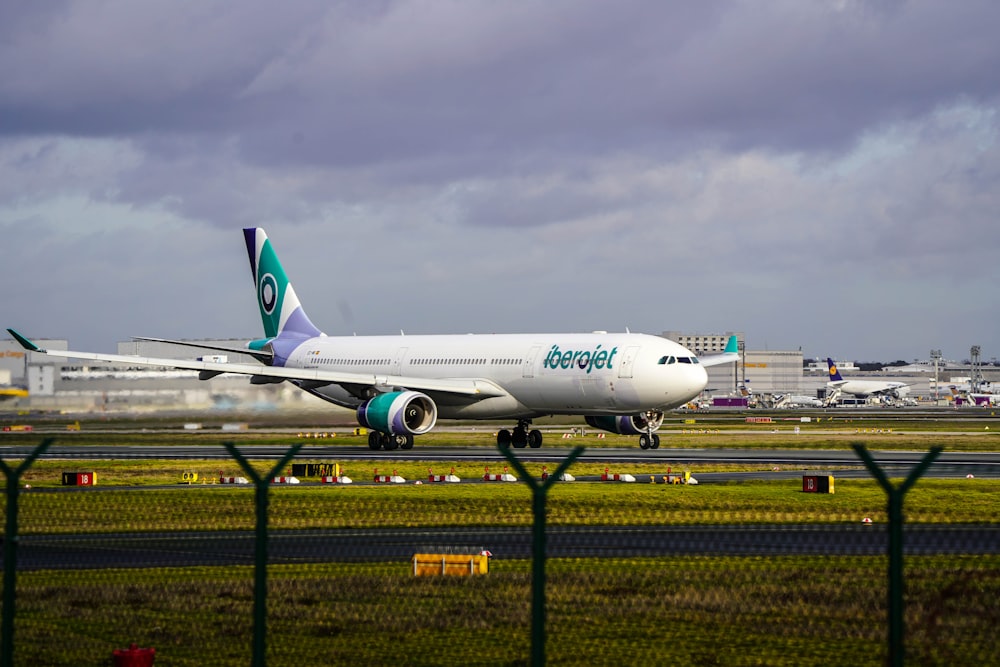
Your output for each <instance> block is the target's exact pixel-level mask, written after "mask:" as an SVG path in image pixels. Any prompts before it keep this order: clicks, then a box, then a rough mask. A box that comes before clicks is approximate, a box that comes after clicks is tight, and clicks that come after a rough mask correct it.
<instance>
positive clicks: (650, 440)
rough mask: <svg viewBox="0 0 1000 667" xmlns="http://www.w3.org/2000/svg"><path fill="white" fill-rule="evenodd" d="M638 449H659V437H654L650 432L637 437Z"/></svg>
mask: <svg viewBox="0 0 1000 667" xmlns="http://www.w3.org/2000/svg"><path fill="white" fill-rule="evenodd" d="M639 447H641V448H642V449H659V448H660V436H658V435H656V434H655V433H653V432H652V431H650V432H647V433H643V434H642V435H640V436H639Z"/></svg>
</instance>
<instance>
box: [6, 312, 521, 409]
mask: <svg viewBox="0 0 1000 667" xmlns="http://www.w3.org/2000/svg"><path fill="white" fill-rule="evenodd" d="M7 333H9V334H10V335H11V336H13V337H14V339H15V340H16V341H17V342H18V343H20V344H21V346H22V347H23V348H24V349H26V350H28V351H29V352H36V353H38V354H46V355H49V356H51V357H64V358H67V359H91V360H94V361H110V362H113V363H121V364H132V365H138V366H156V367H159V368H177V369H181V370H191V371H199V374H198V377H199V378H200V379H202V380H208V379H210V378H213V377H215V376H217V375H222V374H223V373H235V374H238V375H249V376H250V377H251V381H253V379H254V378H259V379H262V380H264V382H267V381H268V379H271V378H273V381H276V382H280V381H282V380H306V381H308V382H310V383H315V384H317V385H324V384H339V385H352V384H353V385H362V386H366V387H406V388H407V389H414V390H417V391H434V392H441V393H446V394H457V395H461V396H473V397H476V398H492V397H495V396H506V395H507V392H506V391H505V390H504V389H502V388H501V387H499V386H497V385H496V384H494V383H493V382H491V381H489V380H484V379H476V378H469V379H465V378H456V379H431V378H414V377H404V376H400V375H374V374H369V373H343V372H339V371H325V370H317V369H311V368H285V367H284V366H258V365H256V364H237V363H226V362H218V361H194V360H187V359H161V358H156V357H138V356H133V355H129V354H103V353H99V352H78V351H74V350H47V349H43V348H40V347H38V346H37V345H35V344H34V343H33V342H31V340H30V339H28V338H26V337H24V336H22V335H21V334H19V333H18V332H17V331H15V330H14V329H7Z"/></svg>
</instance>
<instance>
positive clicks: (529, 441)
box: [497, 419, 542, 449]
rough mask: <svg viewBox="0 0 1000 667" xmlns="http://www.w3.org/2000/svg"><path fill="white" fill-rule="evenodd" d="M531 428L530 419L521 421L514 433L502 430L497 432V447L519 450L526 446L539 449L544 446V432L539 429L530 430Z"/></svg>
mask: <svg viewBox="0 0 1000 667" xmlns="http://www.w3.org/2000/svg"><path fill="white" fill-rule="evenodd" d="M529 426H531V420H530V419H521V420H519V421H518V422H517V426H515V427H514V430H513V431H508V430H507V429H505V428H504V429H500V430H499V431H497V446H498V447H500V448H501V449H507V448H508V447H510V446H511V445H514V447H516V448H518V449H521V448H523V447H525V446H528V447H531V448H532V449H538V448H539V447H541V446H542V432H541V431H539V430H538V429H537V428H533V429H531V430H528V427H529Z"/></svg>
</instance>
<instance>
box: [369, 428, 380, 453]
mask: <svg viewBox="0 0 1000 667" xmlns="http://www.w3.org/2000/svg"><path fill="white" fill-rule="evenodd" d="M381 435H382V434H381V433H379V432H378V431H370V432H369V433H368V449H374V450H376V451H377V450H379V449H382V438H381Z"/></svg>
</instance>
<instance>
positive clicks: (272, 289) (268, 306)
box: [257, 273, 278, 315]
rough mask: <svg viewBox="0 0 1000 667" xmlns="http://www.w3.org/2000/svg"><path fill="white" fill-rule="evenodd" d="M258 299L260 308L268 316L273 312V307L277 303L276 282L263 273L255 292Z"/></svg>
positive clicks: (269, 275)
mask: <svg viewBox="0 0 1000 667" xmlns="http://www.w3.org/2000/svg"><path fill="white" fill-rule="evenodd" d="M257 295H258V297H259V298H260V307H261V308H263V309H264V312H265V313H267V314H268V315H270V314H271V313H273V312H274V307H275V306H276V305H277V303H278V281H277V280H275V278H274V276H273V275H272V274H270V273H265V274H264V275H263V276H261V278H260V287H259V288H258V290H257Z"/></svg>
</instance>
